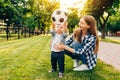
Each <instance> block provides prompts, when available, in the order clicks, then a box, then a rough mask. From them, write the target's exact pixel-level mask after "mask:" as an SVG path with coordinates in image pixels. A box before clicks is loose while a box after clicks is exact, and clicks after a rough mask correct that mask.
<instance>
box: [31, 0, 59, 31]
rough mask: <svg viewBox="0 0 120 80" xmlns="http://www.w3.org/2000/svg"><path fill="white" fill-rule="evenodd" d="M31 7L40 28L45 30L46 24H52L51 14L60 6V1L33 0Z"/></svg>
mask: <svg viewBox="0 0 120 80" xmlns="http://www.w3.org/2000/svg"><path fill="white" fill-rule="evenodd" d="M30 3H31V4H30V7H31V10H32V15H33V16H34V20H35V21H37V23H38V29H39V30H40V31H45V28H46V26H49V25H50V24H51V14H52V12H53V11H54V10H55V9H56V8H58V7H59V2H56V0H52V2H51V1H49V0H44V1H43V0H31V2H30Z"/></svg>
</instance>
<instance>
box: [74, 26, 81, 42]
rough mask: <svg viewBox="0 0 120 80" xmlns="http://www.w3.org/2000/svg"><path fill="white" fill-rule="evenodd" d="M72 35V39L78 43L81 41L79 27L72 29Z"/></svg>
mask: <svg viewBox="0 0 120 80" xmlns="http://www.w3.org/2000/svg"><path fill="white" fill-rule="evenodd" d="M73 37H74V40H77V41H78V42H79V43H81V41H82V31H81V30H80V29H79V28H77V29H76V30H75V31H74V34H73Z"/></svg>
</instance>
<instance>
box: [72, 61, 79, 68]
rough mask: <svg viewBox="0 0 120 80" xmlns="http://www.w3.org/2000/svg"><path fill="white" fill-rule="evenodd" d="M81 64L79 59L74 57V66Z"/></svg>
mask: <svg viewBox="0 0 120 80" xmlns="http://www.w3.org/2000/svg"><path fill="white" fill-rule="evenodd" d="M79 65H80V63H79V60H78V59H74V60H73V67H78V66H79Z"/></svg>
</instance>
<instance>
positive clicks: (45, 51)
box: [0, 36, 120, 80]
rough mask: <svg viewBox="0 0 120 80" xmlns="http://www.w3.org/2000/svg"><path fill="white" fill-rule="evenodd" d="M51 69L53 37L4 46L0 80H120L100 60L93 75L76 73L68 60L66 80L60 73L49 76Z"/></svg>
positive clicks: (0, 56) (0, 47) (0, 48)
mask: <svg viewBox="0 0 120 80" xmlns="http://www.w3.org/2000/svg"><path fill="white" fill-rule="evenodd" d="M50 69H51V65H50V36H35V37H31V38H26V39H20V40H12V41H4V42H1V43H0V80H120V72H118V71H117V70H115V69H114V68H113V67H112V66H110V65H107V64H104V63H103V62H101V61H100V60H98V63H97V66H96V67H95V68H94V69H93V70H91V71H82V72H74V71H73V70H72V69H73V61H72V59H71V58H70V57H68V56H66V59H65V73H64V77H63V78H62V79H59V78H58V77H57V72H55V73H48V70H50Z"/></svg>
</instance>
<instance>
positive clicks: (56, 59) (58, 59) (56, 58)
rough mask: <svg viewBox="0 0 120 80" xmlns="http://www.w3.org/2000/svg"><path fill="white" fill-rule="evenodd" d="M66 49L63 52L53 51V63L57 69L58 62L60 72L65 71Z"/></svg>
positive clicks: (53, 66) (54, 68)
mask: <svg viewBox="0 0 120 80" xmlns="http://www.w3.org/2000/svg"><path fill="white" fill-rule="evenodd" d="M64 59H65V56H64V51H61V52H53V51H52V52H51V65H52V69H53V70H55V71H56V70H57V63H58V67H59V72H62V73H63V72H64Z"/></svg>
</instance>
